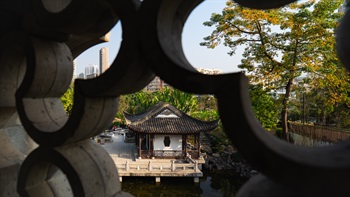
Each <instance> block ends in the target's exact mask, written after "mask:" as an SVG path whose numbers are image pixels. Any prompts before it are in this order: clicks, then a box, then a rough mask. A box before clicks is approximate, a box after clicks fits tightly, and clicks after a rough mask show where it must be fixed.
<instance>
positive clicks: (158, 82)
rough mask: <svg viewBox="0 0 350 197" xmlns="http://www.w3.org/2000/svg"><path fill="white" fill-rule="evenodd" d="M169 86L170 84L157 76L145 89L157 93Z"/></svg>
mask: <svg viewBox="0 0 350 197" xmlns="http://www.w3.org/2000/svg"><path fill="white" fill-rule="evenodd" d="M168 86H169V85H168V84H166V83H164V81H163V80H162V79H161V78H159V77H158V76H157V77H155V78H154V79H153V80H152V81H151V82H150V83H149V84H148V85H147V86H146V87H145V91H149V92H155V91H158V90H162V89H163V88H165V87H168Z"/></svg>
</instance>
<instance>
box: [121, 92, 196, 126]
mask: <svg viewBox="0 0 350 197" xmlns="http://www.w3.org/2000/svg"><path fill="white" fill-rule="evenodd" d="M160 101H163V102H167V103H170V104H171V105H173V106H174V107H176V108H178V109H179V110H181V111H183V112H185V113H191V112H193V111H196V110H197V108H198V100H197V98H196V96H195V95H193V94H190V93H186V92H181V91H180V90H177V89H174V88H168V87H167V88H164V89H163V90H161V91H157V92H145V91H139V92H136V93H133V94H128V95H123V96H121V97H120V104H119V106H120V107H119V109H118V112H117V114H116V117H117V118H119V119H121V122H122V123H125V119H124V115H123V111H126V112H128V113H131V114H137V113H141V112H143V111H146V110H147V109H148V108H150V107H152V106H154V105H156V104H157V103H158V102H160Z"/></svg>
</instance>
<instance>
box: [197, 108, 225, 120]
mask: <svg viewBox="0 0 350 197" xmlns="http://www.w3.org/2000/svg"><path fill="white" fill-rule="evenodd" d="M191 116H192V117H194V118H197V119H200V120H204V121H213V120H217V119H219V118H220V116H219V113H218V111H217V110H213V109H209V110H204V111H194V112H192V113H191Z"/></svg>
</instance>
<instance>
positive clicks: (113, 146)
mask: <svg viewBox="0 0 350 197" xmlns="http://www.w3.org/2000/svg"><path fill="white" fill-rule="evenodd" d="M112 138H113V142H112V143H105V144H103V145H101V146H102V147H104V148H105V149H106V150H107V152H108V153H109V154H110V156H111V157H112V159H113V161H114V163H115V164H124V163H126V161H128V162H132V161H135V156H134V151H135V150H136V145H135V144H134V143H124V135H122V134H121V135H118V134H114V135H113V136H112Z"/></svg>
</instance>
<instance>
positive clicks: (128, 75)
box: [0, 0, 350, 196]
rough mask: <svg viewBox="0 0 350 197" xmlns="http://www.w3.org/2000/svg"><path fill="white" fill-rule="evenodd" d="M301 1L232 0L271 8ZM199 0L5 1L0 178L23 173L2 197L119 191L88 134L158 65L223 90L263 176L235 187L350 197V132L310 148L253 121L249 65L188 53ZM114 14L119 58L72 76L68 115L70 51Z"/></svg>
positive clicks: (231, 127)
mask: <svg viewBox="0 0 350 197" xmlns="http://www.w3.org/2000/svg"><path fill="white" fill-rule="evenodd" d="M294 1H295V0H272V1H258V0H237V1H236V2H238V3H239V4H241V5H243V6H246V7H250V8H256V9H270V8H277V7H280V6H284V5H286V4H288V3H292V2H294ZM201 2H202V0H177V1H174V0H144V1H142V2H141V1H138V0H59V1H50V0H31V1H22V0H16V1H11V2H8V1H2V2H1V5H2V7H4V8H7V9H0V14H2V15H0V17H4V18H6V19H8V20H9V22H5V23H4V22H2V23H3V24H2V25H3V27H4V28H2V30H1V31H0V36H1V37H0V39H1V40H0V44H1V48H0V58H1V59H0V67H1V71H2V72H0V96H1V97H0V101H1V102H0V109H1V110H0V140H1V142H2V143H1V144H0V147H1V149H0V172H1V177H0V183H1V184H0V185H4V184H2V183H3V182H9V183H12V182H11V181H10V180H12V179H14V178H15V179H16V178H17V176H8V174H7V173H5V170H8V169H9V168H11V170H12V171H16V175H17V173H18V179H17V180H16V182H17V184H16V187H14V186H11V185H10V186H7V187H6V188H1V186H0V196H3V195H4V196H5V195H8V194H10V193H11V192H13V191H14V190H17V192H18V194H19V195H21V196H69V195H73V196H118V195H123V194H124V193H121V191H120V183H119V180H118V173H117V170H116V168H115V165H114V163H113V161H112V159H111V158H110V157H109V155H108V154H107V152H106V151H105V150H104V149H103V148H101V147H100V146H98V145H96V144H94V143H92V142H91V141H90V140H89V138H90V137H92V136H95V135H97V134H99V133H100V132H101V131H103V129H104V128H106V127H107V126H109V124H110V123H111V121H112V120H113V118H114V115H115V113H116V110H117V107H118V97H119V96H120V95H122V94H129V93H133V92H136V91H138V90H140V89H142V88H143V87H144V86H145V85H147V84H148V83H149V82H150V81H151V80H152V78H154V76H155V75H158V76H160V77H161V78H162V79H164V80H165V81H166V82H167V83H169V84H171V85H172V86H174V87H175V88H178V89H180V90H183V91H187V92H191V93H196V94H214V95H215V96H216V97H217V98H218V102H219V113H220V116H221V119H222V122H223V125H224V128H225V131H226V132H227V134H228V136H229V137H230V138H231V140H232V141H233V143H234V144H235V146H236V147H237V148H238V149H239V151H240V152H241V153H242V154H243V155H244V157H245V158H246V159H248V160H249V162H250V163H252V164H253V165H255V166H256V167H257V168H258V169H259V171H260V172H261V173H262V174H264V175H266V176H263V175H257V176H256V177H253V178H252V179H251V180H250V181H249V182H248V183H247V184H245V186H244V187H243V188H242V189H241V190H240V192H239V194H238V196H255V195H256V194H262V193H263V194H264V195H265V196H271V195H274V196H277V195H278V196H305V195H313V196H315V195H318V196H325V195H335V194H337V196H341V195H343V196H349V195H350V191H349V185H350V157H349V155H350V149H349V147H350V144H349V143H350V142H349V141H346V142H343V143H341V144H338V145H334V146H331V147H326V148H314V149H312V148H301V147H297V146H293V145H291V144H288V143H286V142H283V141H280V140H278V139H276V138H275V137H274V136H271V135H269V134H268V133H267V132H265V131H264V129H263V128H262V127H261V125H260V123H259V122H258V121H257V120H256V118H255V116H254V114H253V112H252V110H251V104H250V101H249V95H248V81H247V78H246V77H245V76H244V75H243V74H242V73H233V74H224V75H215V76H209V75H203V74H201V73H199V72H197V71H196V70H195V69H194V68H193V66H198V65H193V66H192V65H191V64H190V63H189V62H188V61H187V59H186V58H185V56H184V52H183V49H182V45H181V33H182V30H183V25H184V23H185V21H186V19H187V17H188V15H189V14H190V13H191V12H192V11H193V9H194V8H195V7H196V6H198V5H199V4H200V3H201ZM5 10H6V11H5ZM3 21H5V20H3ZM118 21H120V22H121V23H122V30H123V41H122V45H121V48H120V51H119V53H118V55H117V57H116V58H115V60H114V61H113V63H112V64H111V67H110V68H109V69H108V70H107V71H106V72H105V73H104V74H102V75H101V76H99V77H97V78H94V79H89V80H75V82H74V107H73V111H72V114H71V115H70V116H67V115H66V113H65V112H64V110H63V107H62V103H61V101H60V96H61V95H62V94H63V93H64V92H65V91H66V90H67V88H68V87H69V84H70V80H71V77H72V72H73V70H72V61H73V59H74V58H75V57H76V56H77V55H79V54H80V53H81V52H83V51H84V50H86V49H88V48H89V47H91V46H92V45H94V44H96V43H100V42H102V41H103V39H102V38H101V37H103V35H105V34H106V33H107V32H108V31H109V30H110V29H111V28H112V27H113V26H114V25H115V24H116V23H117V22H118ZM348 21H349V14H346V15H345V17H344V19H343V20H342V22H341V25H340V28H339V30H338V36H337V43H338V44H337V45H338V46H337V47H338V53H339V56H340V58H341V59H342V61H343V62H344V64H345V65H346V66H347V68H349V67H350V66H349V58H348V57H347V54H349V53H347V51H348V49H349V46H350V43H348V39H347V37H346V35H347V34H346V33H347V32H349V25H347V24H348ZM179 76H181V77H179ZM27 135H28V136H30V137H28V136H27ZM18 166H20V170H19V171H18ZM87 172H88V173H87ZM262 183H264V184H262ZM262 185H263V187H260V186H262ZM14 188H16V189H14ZM295 188H298V190H297V191H296V190H295ZM1 191H3V193H1Z"/></svg>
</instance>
